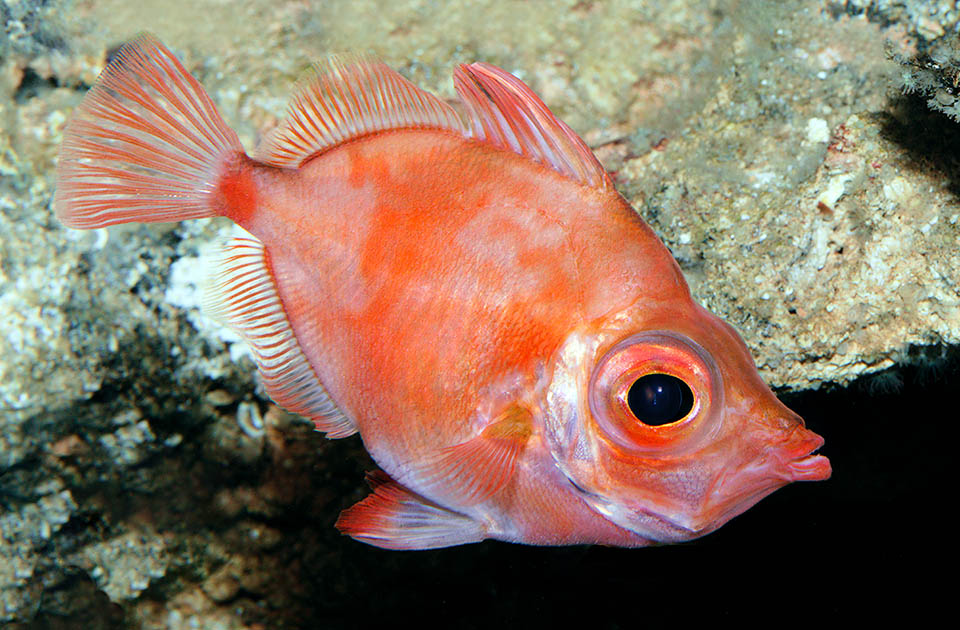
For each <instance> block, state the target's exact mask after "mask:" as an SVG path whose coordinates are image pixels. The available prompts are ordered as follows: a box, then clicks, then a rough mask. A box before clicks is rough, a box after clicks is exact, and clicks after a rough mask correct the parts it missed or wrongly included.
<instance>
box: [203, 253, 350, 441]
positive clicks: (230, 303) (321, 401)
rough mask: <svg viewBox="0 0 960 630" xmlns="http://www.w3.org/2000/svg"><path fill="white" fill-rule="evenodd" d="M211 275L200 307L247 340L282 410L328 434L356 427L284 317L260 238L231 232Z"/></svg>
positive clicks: (336, 434) (339, 434) (344, 432)
mask: <svg viewBox="0 0 960 630" xmlns="http://www.w3.org/2000/svg"><path fill="white" fill-rule="evenodd" d="M217 266H218V269H217V273H216V277H215V278H213V280H212V282H211V284H210V286H208V287H206V291H205V295H204V301H205V305H204V306H205V308H204V310H205V311H207V313H209V314H210V315H211V316H213V317H215V318H217V319H219V320H221V321H222V322H224V323H225V324H227V325H228V326H230V327H231V328H233V329H234V330H236V331H237V333H239V334H240V336H241V337H243V338H244V340H246V342H247V343H248V344H249V345H250V349H251V351H252V352H253V356H254V359H255V361H256V363H257V367H258V368H259V370H260V375H261V377H262V378H263V384H264V388H265V389H266V390H267V393H268V394H270V397H271V398H273V400H274V401H276V403H277V404H278V405H280V406H281V407H283V408H284V409H286V410H287V411H291V412H293V413H298V414H300V415H302V416H305V417H307V418H309V419H310V420H312V421H313V423H314V425H316V427H317V429H318V430H320V431H324V432H326V434H327V437H330V438H339V437H346V436H348V435H352V434H353V433H356V431H357V426H356V424H354V422H353V420H351V419H350V418H348V417H347V416H346V415H344V414H343V413H342V412H341V411H340V410H339V409H338V408H337V406H336V405H335V404H334V402H333V400H332V399H331V398H330V396H329V394H327V391H326V389H325V388H324V386H323V384H322V383H321V382H320V379H319V377H318V376H317V374H316V372H315V371H314V368H313V366H312V365H311V364H310V361H309V360H307V357H306V356H305V355H304V354H303V350H302V349H301V348H300V343H299V342H298V341H297V337H296V335H295V334H294V332H293V328H292V327H291V325H290V321H289V320H288V319H287V315H286V312H285V311H284V308H283V303H282V302H281V301H280V296H279V295H278V293H277V287H276V284H275V281H274V278H273V274H272V273H271V272H270V268H269V265H268V263H267V253H266V250H265V249H264V246H263V243H261V242H260V241H258V240H257V239H255V238H234V239H231V240H230V241H228V242H227V243H226V245H224V247H223V253H222V256H221V259H220V261H219V264H218V265H217Z"/></svg>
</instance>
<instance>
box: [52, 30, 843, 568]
mask: <svg viewBox="0 0 960 630" xmlns="http://www.w3.org/2000/svg"><path fill="white" fill-rule="evenodd" d="M455 82H456V86H457V90H458V93H459V94H460V96H461V99H462V101H463V106H464V109H465V110H466V114H467V119H466V121H464V120H463V119H462V118H461V117H460V115H458V114H457V113H456V112H455V111H454V110H453V109H451V108H450V107H449V106H448V105H446V104H445V103H443V102H442V101H439V100H438V99H436V98H434V97H432V96H430V95H429V94H426V93H425V92H422V91H420V90H418V89H417V88H415V87H414V86H412V85H411V84H409V83H408V82H406V81H405V80H403V79H402V78H400V77H399V75H396V74H395V73H393V72H392V71H390V70H389V69H387V68H385V67H384V66H382V65H381V64H377V63H375V62H371V61H369V60H365V59H353V60H348V61H337V60H331V61H330V62H328V63H327V65H325V66H322V67H319V68H318V69H317V71H316V74H315V76H314V78H313V79H312V80H310V81H308V82H306V83H305V84H304V85H303V86H302V87H301V89H300V91H299V92H298V93H297V95H296V96H295V97H294V99H293V101H292V104H291V107H290V112H289V115H288V118H287V120H286V121H285V122H284V123H282V124H281V126H280V127H279V128H278V129H277V130H276V131H275V132H274V134H273V135H272V136H270V137H268V138H267V139H266V140H265V142H264V143H263V145H262V146H261V148H259V149H258V151H257V152H256V153H255V154H254V156H253V157H248V156H247V155H246V154H245V153H244V152H243V150H242V148H241V147H240V145H239V142H238V141H237V139H236V136H235V134H233V132H232V131H231V130H230V129H229V128H228V127H227V126H226V125H225V124H224V123H223V121H222V120H221V119H220V117H219V115H218V114H217V113H216V110H215V108H214V106H213V104H212V103H211V102H210V100H209V98H208V97H207V96H206V94H205V93H204V92H203V89H202V88H201V87H200V86H199V84H198V83H196V81H194V80H193V79H192V77H190V76H189V74H187V73H186V71H185V70H184V69H183V68H182V66H180V65H179V63H178V62H177V61H176V59H175V57H173V55H172V54H171V53H170V52H169V51H167V50H166V49H165V48H164V47H163V46H162V44H160V43H159V42H158V41H156V40H155V39H154V38H152V37H150V36H141V37H140V38H138V39H137V40H135V41H134V42H131V43H130V44H128V45H127V46H125V47H124V48H123V49H121V51H120V53H118V54H117V56H116V60H115V61H114V62H113V63H111V64H110V66H108V67H107V68H106V69H105V71H104V73H103V75H102V76H101V78H100V80H99V81H98V84H97V85H96V86H95V87H94V88H93V89H92V90H91V93H90V94H89V95H88V96H87V98H86V100H85V101H84V103H83V104H82V105H81V106H80V108H78V111H77V113H76V114H75V117H74V119H73V122H71V124H70V125H69V126H68V128H67V130H66V132H65V140H64V146H63V150H62V152H61V161H60V166H59V172H58V187H57V195H56V199H55V204H54V205H55V208H56V211H57V213H58V216H60V218H61V219H62V220H63V221H64V222H65V223H66V224H67V225H72V226H74V227H102V226H104V225H110V224H113V223H121V222H126V221H162V220H180V219H185V218H193V217H200V216H216V215H222V216H227V217H229V218H231V219H232V220H234V221H235V222H236V223H237V224H238V225H240V226H241V227H243V228H244V229H246V230H247V231H248V232H249V233H250V234H251V235H252V237H251V238H241V239H234V240H233V241H231V242H230V243H228V244H226V245H225V247H224V252H223V255H222V258H221V260H220V261H219V263H218V265H217V270H216V274H215V278H216V279H215V280H214V282H213V284H212V286H211V289H210V297H209V310H210V311H211V312H212V313H213V314H214V315H216V316H217V317H219V318H220V319H222V320H223V321H224V322H225V323H226V324H228V325H230V326H232V327H233V328H235V329H236V330H237V331H238V332H240V334H241V335H243V336H244V337H245V338H246V339H247V341H248V342H249V343H250V345H251V347H252V349H253V353H254V356H255V357H256V359H257V363H258V367H259V369H260V372H261V376H262V378H263V380H264V383H265V385H266V389H267V391H268V392H269V393H270V394H271V396H272V397H273V398H274V399H275V400H276V401H277V402H278V403H279V404H281V405H283V406H284V407H286V408H287V409H289V410H291V411H294V412H297V413H301V414H303V415H305V416H307V417H308V418H310V419H312V420H313V421H314V422H315V424H316V425H317V427H318V428H319V429H320V430H322V431H325V432H327V434H328V436H331V437H342V436H345V435H350V434H352V433H354V432H359V434H360V435H361V437H362V439H363V442H364V445H365V447H366V448H367V449H368V451H369V452H370V454H371V455H372V457H373V458H374V460H375V461H376V462H377V463H378V465H379V466H380V467H381V468H382V472H377V473H374V474H373V475H371V477H370V482H371V485H372V487H373V493H372V494H371V495H370V496H368V497H367V498H366V499H364V500H363V501H361V502H360V503H359V504H357V505H355V506H354V507H352V508H350V509H348V510H347V511H345V512H344V514H343V515H341V518H340V520H339V521H338V527H340V529H341V530H342V531H344V532H345V533H347V534H349V535H351V536H353V537H354V538H357V539H358V540H362V541H364V542H368V543H371V544H374V545H378V546H382V547H388V548H396V549H422V548H430V547H443V546H448V545H454V544H463V543H469V542H476V541H479V540H483V539H485V538H495V539H500V540H507V541H513V542H523V543H530V544H544V545H547V544H577V543H601V544H608V545H620V546H643V545H648V544H651V543H656V542H674V541H682V540H689V539H691V538H695V537H697V536H700V535H703V534H705V533H707V532H709V531H712V530H713V529H716V528H717V527H719V526H720V525H722V524H723V523H724V522H726V521H727V520H729V519H730V518H732V517H733V516H735V515H736V514H739V513H740V512H742V511H743V510H745V509H747V508H748V507H750V506H751V505H753V504H754V503H755V502H756V501H758V500H759V499H760V498H762V497H763V496H765V495H766V494H769V493H770V492H772V491H773V490H775V489H777V488H779V487H781V486H783V485H785V484H787V483H789V482H791V481H794V480H804V479H824V478H826V477H828V476H829V473H830V468H829V463H828V462H827V460H826V458H824V457H823V456H820V455H816V454H814V451H816V449H817V448H819V446H820V445H821V444H822V439H821V438H820V437H819V436H817V435H815V434H813V433H812V432H810V431H808V430H807V429H806V428H804V426H803V422H802V420H801V419H800V418H799V417H797V416H796V415H795V414H793V413H792V412H790V411H789V410H788V409H787V408H786V407H784V406H783V405H782V404H781V403H780V402H779V401H777V399H776V398H775V397H774V396H773V394H772V393H771V392H770V390H769V389H768V388H767V387H766V385H764V383H763V382H762V381H761V380H760V378H759V376H758V374H757V372H756V369H755V367H754V365H753V362H752V359H751V357H750V355H749V352H748V351H747V349H746V347H745V346H744V344H743V342H742V341H741V340H740V338H739V336H737V334H736V333H735V332H734V331H733V329H732V328H730V327H729V326H728V325H726V324H725V323H723V322H722V321H721V320H719V319H718V318H716V317H715V316H713V315H712V314H710V313H709V312H707V311H706V310H704V309H703V308H701V307H700V306H698V305H697V304H696V303H695V302H694V301H693V300H692V298H691V296H690V293H689V290H688V288H687V285H686V283H685V281H684V279H683V276H682V274H681V272H680V270H679V268H678V266H677V265H676V262H675V261H674V260H673V258H672V257H671V256H670V254H669V252H668V250H667V249H666V248H665V247H664V246H663V245H662V244H661V243H660V241H659V240H658V239H657V238H656V236H655V235H654V234H653V232H652V231H651V230H650V229H649V227H648V226H646V224H644V223H643V221H642V220H641V219H640V218H639V217H638V215H637V214H636V213H635V212H634V210H633V209H632V208H631V207H630V205H629V204H628V203H627V202H626V201H625V200H624V199H623V198H622V197H621V196H620V195H619V194H618V193H617V192H616V191H615V190H614V189H613V187H612V185H611V182H610V180H609V177H608V176H607V174H606V173H605V172H604V171H603V169H602V167H600V165H599V163H598V162H597V161H596V159H595V158H594V156H593V155H592V153H591V152H590V150H589V149H588V148H587V147H586V145H584V144H583V142H582V141H581V140H580V139H579V138H578V137H577V136H576V135H575V134H574V133H573V132H572V131H571V130H570V129H569V128H568V127H567V126H566V125H564V124H563V123H562V122H560V121H559V120H557V119H556V118H555V117H553V115H552V114H551V113H550V112H549V110H548V109H547V108H546V106H545V105H543V103H542V102H541V101H540V100H539V99H538V98H537V97H536V96H535V95H534V94H533V93H532V92H531V91H530V90H529V88H527V87H526V86H525V85H523V84H522V83H521V82H520V81H519V80H517V79H516V78H515V77H512V76H511V75H509V74H507V73H506V72H504V71H502V70H499V69H497V68H494V67H492V66H488V65H485V64H471V65H469V66H461V67H460V68H458V70H457V72H456V74H455Z"/></svg>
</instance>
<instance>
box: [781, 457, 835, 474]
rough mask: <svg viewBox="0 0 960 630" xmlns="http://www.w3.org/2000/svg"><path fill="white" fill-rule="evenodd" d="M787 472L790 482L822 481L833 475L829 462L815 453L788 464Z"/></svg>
mask: <svg viewBox="0 0 960 630" xmlns="http://www.w3.org/2000/svg"><path fill="white" fill-rule="evenodd" d="M787 470H788V471H789V472H790V481H824V480H826V479H829V478H830V475H831V474H832V473H833V469H832V468H831V467H830V460H829V459H827V458H826V457H824V456H823V455H817V454H815V453H811V454H810V455H807V456H806V457H801V458H800V459H795V460H793V461H791V462H789V463H788V464H787Z"/></svg>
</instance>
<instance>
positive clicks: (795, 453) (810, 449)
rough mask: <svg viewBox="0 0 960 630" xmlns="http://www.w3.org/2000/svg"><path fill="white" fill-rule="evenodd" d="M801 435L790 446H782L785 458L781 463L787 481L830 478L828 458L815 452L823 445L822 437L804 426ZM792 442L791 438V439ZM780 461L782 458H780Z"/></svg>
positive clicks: (831, 470) (830, 471) (830, 470)
mask: <svg viewBox="0 0 960 630" xmlns="http://www.w3.org/2000/svg"><path fill="white" fill-rule="evenodd" d="M800 430H801V431H802V435H801V436H800V439H799V440H798V441H797V442H794V444H793V445H791V446H785V447H783V451H782V452H783V454H784V455H785V456H786V457H784V459H785V460H786V461H785V462H784V463H783V470H784V473H785V478H786V479H787V480H788V481H824V480H826V479H829V478H830V475H831V474H832V473H833V469H832V468H831V467H830V460H829V459H827V458H826V457H824V456H823V455H820V454H818V453H817V451H818V450H820V447H821V446H823V438H822V437H820V436H819V435H817V434H816V433H814V432H813V431H809V430H808V429H805V428H802V427H801V428H800ZM791 442H793V440H791ZM781 461H782V460H781Z"/></svg>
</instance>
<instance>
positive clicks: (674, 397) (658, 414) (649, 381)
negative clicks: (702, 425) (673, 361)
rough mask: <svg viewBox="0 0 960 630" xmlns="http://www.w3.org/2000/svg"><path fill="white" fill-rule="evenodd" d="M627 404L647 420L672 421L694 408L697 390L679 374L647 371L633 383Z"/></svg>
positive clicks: (638, 417)
mask: <svg viewBox="0 0 960 630" xmlns="http://www.w3.org/2000/svg"><path fill="white" fill-rule="evenodd" d="M627 404H628V405H629V406H630V411H632V412H633V415H635V416H636V417H637V420H639V421H640V422H642V423H644V424H649V425H653V426H656V425H660V424H670V423H671V422H676V421H677V420H679V419H681V418H683V417H684V416H686V415H687V414H688V413H690V410H691V409H693V392H692V391H690V387H689V386H688V385H687V384H686V383H684V382H683V381H681V380H680V379H679V378H677V377H676V376H670V375H669V374H646V375H644V376H641V377H640V378H638V379H637V380H636V381H635V382H634V383H633V385H631V386H630V391H629V392H628V393H627Z"/></svg>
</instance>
